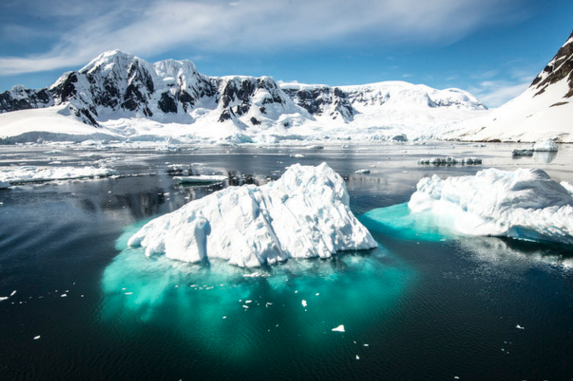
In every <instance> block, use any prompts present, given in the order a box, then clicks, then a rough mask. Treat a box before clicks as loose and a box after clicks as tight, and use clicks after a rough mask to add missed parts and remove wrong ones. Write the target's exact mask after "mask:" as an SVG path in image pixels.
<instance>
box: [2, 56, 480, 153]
mask: <svg viewBox="0 0 573 381" xmlns="http://www.w3.org/2000/svg"><path fill="white" fill-rule="evenodd" d="M64 106H65V107H67V110H68V111H67V112H68V113H69V116H70V117H71V118H73V119H74V120H75V121H77V122H79V123H81V124H85V125H88V126H91V127H93V130H92V132H91V133H90V134H92V135H94V134H98V133H99V134H103V135H114V136H117V137H119V138H121V139H130V140H149V139H157V138H159V139H163V138H167V137H172V138H174V139H176V140H178V141H193V140H194V139H203V138H213V139H221V138H229V137H233V136H236V135H237V134H241V135H246V136H248V138H247V140H249V141H256V140H260V139H262V140H268V139H270V140H272V139H276V138H269V136H275V137H278V138H279V139H281V138H282V137H288V136H310V137H311V138H319V139H320V138H321V135H327V134H328V135H329V136H334V137H337V138H341V139H345V138H347V137H348V136H354V137H360V138H368V137H369V136H371V135H372V131H370V130H369V129H370V128H373V129H374V130H376V131H377V132H379V133H378V135H377V136H375V138H376V139H380V138H383V139H385V138H391V137H392V136H393V135H397V134H401V133H407V134H409V135H410V136H411V137H412V138H424V137H426V138H427V137H432V136H434V135H436V133H439V131H440V130H441V129H443V128H444V126H450V125H452V124H455V123H456V122H457V121H459V120H460V119H464V118H473V117H475V116H478V115H480V114H481V113H482V112H483V110H484V109H485V107H484V106H483V105H481V104H480V103H479V101H477V100H476V99H475V98H474V97H473V96H471V95H470V94H468V93H466V92H463V91H461V90H456V89H447V90H436V89H432V88H429V87H427V86H423V85H412V84H409V83H406V82H381V83H377V84H372V85H363V86H342V87H331V86H327V85H302V84H298V85H295V84H281V85H279V84H277V83H276V82H275V81H274V79H273V78H271V77H260V78H255V77H247V76H227V77H208V76H205V75H202V74H200V73H199V72H198V71H197V69H196V67H195V65H194V64H193V63H192V62H190V61H175V60H165V61H160V62H157V63H155V64H150V63H148V62H146V61H145V60H142V59H140V58H138V57H136V56H134V55H131V54H128V53H124V52H121V51H119V50H114V51H109V52H105V53H103V54H101V55H99V56H98V57H96V58H95V59H93V60H92V61H91V62H89V63H88V64H87V65H86V66H84V67H83V68H81V69H80V70H78V71H73V72H68V73H65V74H63V75H62V76H61V77H60V78H59V79H58V80H57V81H56V82H55V83H54V84H53V85H51V86H50V87H48V88H46V89H41V90H29V89H25V88H24V87H22V86H16V87H14V88H13V89H12V90H9V91H6V92H4V93H2V94H0V113H4V114H6V113H12V112H16V115H14V116H11V117H10V118H1V117H2V116H4V115H0V139H3V141H4V142H14V141H27V140H28V141H29V140H35V139H37V138H38V137H40V138H44V139H45V137H44V135H43V134H42V133H43V132H47V133H48V132H49V138H50V139H56V138H57V136H67V137H66V139H69V136H70V135H74V133H73V132H70V131H67V130H66V128H64V127H61V126H60V125H59V124H58V123H57V122H54V123H51V124H49V125H48V126H45V127H43V128H42V129H41V130H31V129H30V128H28V129H26V131H24V132H22V133H19V134H18V129H17V128H15V127H14V125H13V124H12V123H17V122H19V121H20V120H23V122H22V123H20V124H24V125H25V124H28V123H27V120H26V119H27V118H29V117H30V114H29V113H25V112H23V110H24V111H25V110H30V109H46V110H51V109H52V108H53V107H64ZM48 113H49V112H48ZM59 115H60V114H58V113H56V112H54V113H52V116H53V117H59ZM68 124H69V123H68ZM387 130H396V131H390V132H388V131H387ZM428 131H429V132H428ZM38 132H42V133H38ZM90 134H87V135H90ZM74 140H75V139H74Z"/></svg>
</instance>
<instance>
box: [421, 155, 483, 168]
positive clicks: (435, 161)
mask: <svg viewBox="0 0 573 381" xmlns="http://www.w3.org/2000/svg"><path fill="white" fill-rule="evenodd" d="M481 163H482V160H481V159H480V158H478V157H466V158H462V159H456V158H454V157H452V156H448V157H432V158H422V159H420V160H418V164H420V165H435V166H439V165H445V166H451V165H458V164H460V165H479V164H481Z"/></svg>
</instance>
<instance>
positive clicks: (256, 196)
mask: <svg viewBox="0 0 573 381" xmlns="http://www.w3.org/2000/svg"><path fill="white" fill-rule="evenodd" d="M129 245H130V246H139V245H141V246H143V247H145V251H146V255H148V256H151V255H153V254H161V253H164V254H165V255H166V256H167V257H168V258H172V259H177V260H181V261H185V262H198V261H201V260H203V259H209V258H219V259H222V260H227V261H229V263H230V264H233V265H238V266H246V267H257V266H260V265H262V264H264V263H269V264H274V263H277V262H279V261H285V260H287V259H288V258H311V257H320V258H328V257H330V256H331V255H333V254H335V253H337V252H339V251H344V250H361V249H370V248H374V247H376V246H377V244H376V242H375V241H374V239H373V238H372V236H371V235H370V233H369V232H368V230H367V229H366V228H365V227H364V226H363V225H362V224H361V223H360V222H359V221H358V220H357V219H356V217H355V216H354V215H353V214H352V212H351V211H350V208H349V196H348V193H347V191H346V185H345V183H344V180H343V179H342V178H341V177H340V176H339V175H338V174H337V173H336V172H334V171H333V170H332V169H331V168H330V167H329V166H328V165H326V164H325V163H323V164H321V165H319V166H317V167H307V166H301V165H299V164H295V165H293V166H291V167H289V168H288V170H287V171H286V172H285V173H284V175H283V176H282V177H281V178H280V179H279V180H277V181H275V182H271V183H268V184H266V185H263V186H260V187H256V186H254V185H245V186H242V187H230V188H226V189H224V190H221V191H219V192H216V193H214V194H212V195H209V196H206V197H204V198H201V199H199V200H195V201H192V202H190V203H189V204H187V205H185V206H183V207H182V208H180V209H179V210H176V211H174V212H172V213H169V214H166V215H164V216H161V217H158V218H156V219H154V220H152V221H151V222H149V223H148V224H146V225H145V226H144V227H143V228H142V229H141V230H140V231H139V232H137V233H136V234H135V235H133V236H132V237H131V238H130V240H129Z"/></svg>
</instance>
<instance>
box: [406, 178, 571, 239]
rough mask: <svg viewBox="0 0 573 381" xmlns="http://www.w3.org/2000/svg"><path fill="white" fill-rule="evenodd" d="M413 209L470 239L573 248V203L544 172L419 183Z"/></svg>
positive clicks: (413, 196) (411, 200) (414, 195)
mask: <svg viewBox="0 0 573 381" xmlns="http://www.w3.org/2000/svg"><path fill="white" fill-rule="evenodd" d="M408 207H409V208H410V210H411V213H428V212H429V213H431V214H432V215H434V216H436V217H437V218H439V219H443V220H444V221H446V220H447V221H448V224H449V225H450V227H452V228H453V229H454V230H456V231H457V232H459V233H461V234H466V235H490V236H507V237H512V238H517V239H526V240H534V241H554V242H560V243H566V244H573V197H572V196H571V194H570V193H569V192H568V191H567V190H566V189H565V188H564V187H563V186H562V185H560V184H559V183H557V182H555V181H553V180H552V179H551V178H550V177H549V176H548V175H547V173H545V172H544V171H542V170H540V169H518V170H516V171H502V170H498V169H493V168H492V169H487V170H483V171H479V172H478V173H477V174H476V175H475V176H461V177H450V178H448V179H445V180H442V179H440V178H439V177H438V176H436V175H434V176H433V177H431V178H430V177H428V178H424V179H422V180H420V182H418V185H417V191H416V192H415V193H414V194H413V195H412V197H411V199H410V201H409V203H408Z"/></svg>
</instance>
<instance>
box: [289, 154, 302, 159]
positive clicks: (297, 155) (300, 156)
mask: <svg viewBox="0 0 573 381" xmlns="http://www.w3.org/2000/svg"><path fill="white" fill-rule="evenodd" d="M290 157H294V158H297V159H300V158H303V157H304V155H303V154H302V153H292V154H291V155H290Z"/></svg>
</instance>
